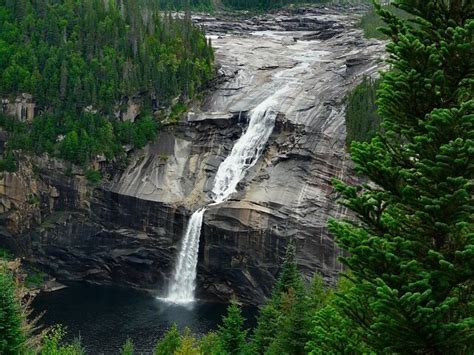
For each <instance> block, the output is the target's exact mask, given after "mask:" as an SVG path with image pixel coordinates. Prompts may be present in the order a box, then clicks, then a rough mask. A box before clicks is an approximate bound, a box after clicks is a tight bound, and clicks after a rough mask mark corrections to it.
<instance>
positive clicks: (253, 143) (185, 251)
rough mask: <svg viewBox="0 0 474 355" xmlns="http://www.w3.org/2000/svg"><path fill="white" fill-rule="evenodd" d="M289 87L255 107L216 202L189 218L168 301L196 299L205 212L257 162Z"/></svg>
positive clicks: (217, 183) (215, 191)
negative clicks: (279, 98) (280, 98)
mask: <svg viewBox="0 0 474 355" xmlns="http://www.w3.org/2000/svg"><path fill="white" fill-rule="evenodd" d="M287 89H288V88H287V87H286V86H284V87H283V88H281V89H280V90H278V91H276V92H275V93H274V94H273V95H272V96H270V97H268V98H267V99H266V100H264V101H263V102H261V103H260V104H259V105H258V106H257V107H256V108H255V109H253V110H252V112H251V114H250V120H249V125H248V127H247V129H246V131H245V133H244V134H243V135H242V136H241V137H240V138H239V140H238V141H237V142H236V143H235V145H234V147H233V148H232V152H231V153H230V155H229V156H228V157H227V158H226V159H225V160H224V161H223V162H222V164H221V165H220V166H219V169H218V170H217V173H216V176H215V179H214V186H213V188H212V197H213V202H212V203H210V204H208V205H207V206H205V207H203V208H201V209H199V210H198V211H196V212H194V213H193V215H192V216H191V219H190V220H189V223H188V226H187V228H186V234H185V236H184V238H183V241H182V245H181V249H180V252H179V255H178V260H177V263H176V266H175V271H174V274H173V279H172V282H171V285H170V287H169V290H168V296H167V297H166V298H165V300H167V301H169V302H173V303H184V304H185V303H191V302H193V301H194V290H195V288H196V268H197V262H198V253H199V239H200V236H201V227H202V221H203V217H204V213H205V212H206V209H207V207H208V206H211V205H216V204H219V203H222V202H224V201H226V200H227V199H228V198H229V197H230V195H232V193H234V192H235V191H236V187H237V185H238V183H239V182H240V181H241V180H242V179H243V178H244V176H245V173H246V172H247V171H248V169H250V168H251V167H252V166H254V165H255V163H256V162H257V161H258V159H259V158H260V156H261V154H262V152H263V150H264V148H265V145H266V144H267V141H268V139H269V138H270V135H271V134H272V132H273V128H274V126H275V119H276V117H277V112H276V111H274V109H273V108H274V107H275V106H276V104H277V103H278V97H279V96H280V94H282V93H283V92H285V91H286V90H287Z"/></svg>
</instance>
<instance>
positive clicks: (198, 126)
mask: <svg viewBox="0 0 474 355" xmlns="http://www.w3.org/2000/svg"><path fill="white" fill-rule="evenodd" d="M356 21H357V11H355V9H351V8H342V7H341V8H326V9H323V8H306V9H298V10H286V11H280V12H278V13H275V14H273V15H265V16H261V17H254V18H247V19H238V18H237V19H236V18H226V17H225V16H223V17H222V18H213V17H209V16H201V17H196V18H195V22H197V23H199V24H200V25H202V26H203V27H205V28H206V29H207V31H208V34H209V36H210V37H211V39H212V42H213V45H214V47H215V49H216V62H217V65H218V76H217V78H216V80H215V82H214V83H213V87H212V89H210V90H209V93H208V95H207V96H206V98H205V99H204V101H203V102H202V104H201V105H200V106H199V107H197V106H196V107H193V108H192V110H191V111H190V112H189V113H188V115H187V117H186V118H185V119H183V121H182V122H180V123H179V125H177V126H176V127H173V128H170V129H167V130H165V131H163V132H161V133H160V135H159V137H158V139H157V140H156V143H154V144H151V145H149V146H147V147H146V148H145V149H144V150H143V151H141V152H138V153H136V154H134V155H133V156H132V158H131V161H130V163H129V165H128V166H127V167H126V168H125V169H124V170H123V171H120V172H118V171H111V172H110V175H111V182H110V183H107V184H104V185H102V186H99V187H95V188H94V189H91V188H89V187H87V184H86V183H85V181H84V179H82V178H80V177H74V176H72V177H68V176H67V175H66V174H64V173H61V168H60V165H61V163H59V162H56V161H42V162H41V164H40V166H41V169H37V168H34V167H35V166H36V165H38V162H37V161H36V162H34V164H33V163H30V162H25V164H23V167H22V168H21V169H20V171H19V172H17V173H14V174H7V175H6V176H4V177H3V180H2V184H1V186H2V191H1V194H2V196H1V197H2V204H3V212H5V213H4V216H5V217H4V221H5V223H4V225H5V227H2V231H1V232H2V234H3V235H4V236H7V237H8V239H9V240H10V241H11V243H13V244H15V247H16V248H17V249H21V250H23V252H24V253H25V255H28V257H29V258H31V259H32V260H34V261H35V262H37V263H38V264H40V265H41V266H43V267H44V268H46V269H47V270H48V271H49V272H51V273H52V274H54V275H55V276H57V277H58V278H59V279H60V280H65V281H68V280H86V281H90V282H96V283H110V284H112V283H113V284H123V285H128V286H132V287H137V288H144V289H152V290H163V292H164V290H165V289H166V286H167V284H168V282H169V278H170V276H171V274H172V269H173V260H174V258H175V256H176V253H177V250H178V247H179V243H180V240H181V238H182V236H183V229H184V228H185V226H186V223H187V221H188V219H189V216H190V214H191V213H192V212H193V211H195V210H196V209H197V208H198V207H199V206H203V205H205V204H207V203H209V202H210V201H211V199H212V198H211V195H210V193H211V191H210V190H211V189H212V186H213V182H214V177H215V175H216V172H217V169H218V167H219V165H220V163H222V161H224V159H225V158H226V157H227V156H228V155H229V153H230V151H231V150H232V147H233V144H234V143H235V141H236V140H237V139H238V138H239V137H240V136H241V134H242V131H243V130H244V129H245V126H246V124H247V119H248V117H247V114H248V112H250V111H251V110H252V109H254V108H255V107H257V106H258V105H259V104H260V103H261V102H262V101H264V100H265V99H267V98H269V97H272V96H273V97H276V101H275V104H274V105H273V106H272V109H273V110H275V111H276V112H277V118H276V123H275V128H274V130H273V133H272V135H271V137H270V139H269V142H268V144H267V145H266V148H265V150H264V151H263V154H262V156H261V157H260V159H259V160H258V161H257V162H256V164H255V165H253V167H252V168H251V169H250V170H249V171H248V172H247V174H246V176H245V177H244V179H243V180H242V181H241V182H240V183H239V185H238V186H237V192H236V193H234V194H233V195H232V196H231V197H230V198H229V199H228V200H227V201H226V202H223V203H221V204H219V205H216V206H210V207H209V208H208V210H207V211H206V214H205V216H204V221H203V225H202V231H201V243H200V250H199V261H198V280H197V291H198V297H202V298H212V299H218V300H227V299H228V298H230V297H231V296H232V295H236V296H237V297H238V298H239V299H240V300H241V301H243V302H248V303H259V302H262V301H263V300H264V298H265V296H267V295H268V294H269V292H270V290H271V287H272V285H273V282H274V277H275V275H276V273H277V271H278V267H279V264H280V262H281V257H282V254H283V252H284V247H285V245H286V241H287V240H288V239H289V238H291V237H294V238H295V239H296V240H297V244H298V260H299V264H300V267H301V270H302V271H303V273H304V274H305V275H307V276H310V275H311V274H312V273H313V272H314V271H315V270H318V271H320V272H321V273H322V274H323V275H324V277H325V279H326V280H327V281H328V282H332V281H334V279H335V277H336V275H337V273H338V272H339V271H340V270H341V265H340V264H339V263H338V262H337V256H338V254H339V250H338V249H337V247H336V246H335V243H334V242H333V240H332V238H331V236H330V235H329V234H328V231H327V227H326V225H327V221H328V219H329V218H331V217H336V216H340V215H342V214H344V213H345V211H344V210H343V209H341V208H340V207H339V206H338V205H337V204H336V201H335V196H334V193H333V191H332V188H331V179H332V178H333V177H340V178H344V179H351V176H352V173H351V168H350V163H349V159H348V156H347V154H346V153H345V127H344V97H345V96H346V94H347V92H348V91H349V90H350V89H351V88H352V87H353V86H354V85H355V84H356V83H357V82H358V80H361V79H362V77H363V75H373V74H374V73H375V72H376V71H377V70H378V69H379V63H380V57H381V55H382V54H383V43H381V42H378V41H369V40H366V39H364V38H363V37H362V34H361V31H360V30H358V29H356V26H355V23H356ZM22 189H23V190H24V191H23V190H22ZM29 194H34V195H35V196H40V201H39V203H38V204H37V205H33V204H31V203H30V204H29V203H28V202H27V201H28V196H29Z"/></svg>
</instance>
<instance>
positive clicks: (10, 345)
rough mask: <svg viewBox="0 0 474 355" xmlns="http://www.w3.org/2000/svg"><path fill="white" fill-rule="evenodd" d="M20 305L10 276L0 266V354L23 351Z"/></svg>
mask: <svg viewBox="0 0 474 355" xmlns="http://www.w3.org/2000/svg"><path fill="white" fill-rule="evenodd" d="M22 323H23V317H22V311H21V305H20V302H19V300H18V299H17V297H16V293H15V282H14V280H13V277H12V275H11V274H10V273H9V272H8V271H7V270H6V269H5V268H4V267H3V266H0V354H6V355H8V354H19V353H22V351H23V350H24V345H25V341H26V338H25V334H24V332H23V329H22Z"/></svg>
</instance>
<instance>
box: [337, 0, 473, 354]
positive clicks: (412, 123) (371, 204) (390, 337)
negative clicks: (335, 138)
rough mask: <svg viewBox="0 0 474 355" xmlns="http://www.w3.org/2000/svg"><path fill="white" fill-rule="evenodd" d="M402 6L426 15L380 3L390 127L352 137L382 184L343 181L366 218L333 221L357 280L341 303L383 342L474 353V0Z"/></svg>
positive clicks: (373, 340)
mask: <svg viewBox="0 0 474 355" xmlns="http://www.w3.org/2000/svg"><path fill="white" fill-rule="evenodd" d="M394 5H395V6H397V7H399V8H401V9H402V10H405V11H407V12H408V13H410V14H411V15H413V16H414V17H415V19H414V20H410V21H404V20H401V19H399V18H397V17H395V16H393V15H392V14H391V13H390V12H388V11H386V10H383V9H382V8H381V7H379V6H378V12H379V13H380V14H381V16H382V17H383V19H384V21H385V22H386V23H387V24H388V27H387V29H386V30H384V32H385V33H386V34H387V35H388V36H389V38H390V39H391V43H390V44H389V45H388V46H387V50H388V52H389V53H390V58H389V64H390V65H391V68H390V71H388V72H387V73H385V74H384V75H383V81H382V84H381V89H380V90H379V92H378V105H379V114H380V116H381V118H382V119H383V123H382V127H383V132H382V133H380V134H379V136H377V137H376V138H374V139H373V140H372V141H371V142H369V143H354V144H353V145H352V158H353V160H354V162H355V167H356V169H357V171H358V172H359V173H360V174H362V175H365V176H367V177H369V178H370V180H371V181H372V182H373V183H371V184H365V185H363V186H355V187H354V186H348V185H345V184H343V183H341V182H337V183H336V189H337V190H338V191H339V192H340V193H341V195H342V197H343V200H342V202H343V204H344V205H345V206H347V207H348V208H349V209H351V210H352V211H354V212H355V214H356V215H357V216H358V221H357V222H353V221H332V222H331V223H330V227H331V230H332V232H333V233H334V234H335V235H336V237H337V241H338V243H339V245H340V246H342V247H343V248H344V249H345V250H346V251H348V252H349V256H348V257H345V258H344V259H343V262H344V263H345V264H346V265H347V266H348V267H349V268H350V269H351V271H352V275H353V276H352V280H353V282H354V283H355V285H356V286H355V287H356V289H357V292H354V293H351V294H350V297H349V296H346V297H344V296H341V301H342V302H341V304H342V308H343V312H344V313H345V314H346V316H348V317H349V318H351V319H352V320H353V321H355V322H356V323H357V324H358V325H359V326H361V327H362V328H363V329H364V331H365V333H366V336H367V341H368V344H369V345H370V346H371V347H373V348H374V349H375V350H377V351H380V352H388V353H393V352H401V353H428V354H443V353H446V354H447V353H449V354H461V353H472V352H473V351H474V318H473V307H474V301H473V291H474V241H473V239H474V233H473V216H474V213H473V212H474V209H473V198H472V196H473V175H474V174H473V171H474V164H473V159H472V158H473V153H474V143H473V142H474V126H473V123H474V122H473V121H474V100H473V92H474V90H473V89H474V76H473V74H474V46H473V36H474V20H473V17H474V3H473V2H472V1H471V0H443V1H442V0H423V1H421V0H396V1H394Z"/></svg>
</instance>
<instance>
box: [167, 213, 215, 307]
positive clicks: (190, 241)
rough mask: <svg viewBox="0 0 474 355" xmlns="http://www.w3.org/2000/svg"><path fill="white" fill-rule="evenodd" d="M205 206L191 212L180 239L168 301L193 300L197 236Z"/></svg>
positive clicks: (198, 235)
mask: <svg viewBox="0 0 474 355" xmlns="http://www.w3.org/2000/svg"><path fill="white" fill-rule="evenodd" d="M204 212H206V209H205V208H201V209H200V210H198V211H196V212H194V213H193V215H192V216H191V219H190V220H189V223H188V227H187V228H186V234H185V235H184V239H183V241H182V243H183V244H182V246H181V250H180V252H179V256H178V262H177V263H176V266H175V271H174V274H173V282H172V283H171V285H170V288H169V291H168V297H167V298H166V299H167V300H168V301H171V302H174V303H190V302H193V301H194V289H195V288H196V267H197V261H198V260H197V259H198V252H199V237H200V236H201V226H202V219H203V217H204Z"/></svg>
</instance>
